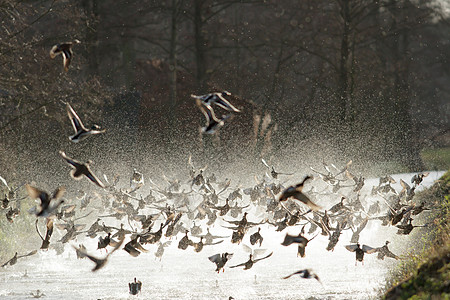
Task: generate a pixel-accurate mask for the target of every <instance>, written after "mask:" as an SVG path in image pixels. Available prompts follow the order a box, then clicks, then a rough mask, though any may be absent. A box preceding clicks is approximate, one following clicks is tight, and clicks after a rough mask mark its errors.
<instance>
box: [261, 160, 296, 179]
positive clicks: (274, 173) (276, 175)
mask: <svg viewBox="0 0 450 300" xmlns="http://www.w3.org/2000/svg"><path fill="white" fill-rule="evenodd" d="M261 161H262V163H263V164H264V166H266V168H268V169H269V170H271V171H270V175H272V177H273V178H274V179H277V178H278V175H294V173H281V172H277V171H275V168H274V167H273V166H272V167H270V166H269V165H268V164H267V162H266V161H265V160H264V158H261Z"/></svg>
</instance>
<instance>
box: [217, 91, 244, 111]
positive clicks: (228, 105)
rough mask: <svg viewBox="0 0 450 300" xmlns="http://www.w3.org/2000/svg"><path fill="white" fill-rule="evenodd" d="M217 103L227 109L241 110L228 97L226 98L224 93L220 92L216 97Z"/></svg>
mask: <svg viewBox="0 0 450 300" xmlns="http://www.w3.org/2000/svg"><path fill="white" fill-rule="evenodd" d="M216 99H217V100H216V104H217V105H219V106H220V107H222V108H223V109H226V110H228V111H235V112H240V110H239V109H237V108H236V107H234V106H233V105H232V104H231V103H230V102H229V101H228V100H227V99H225V98H224V97H223V96H222V95H220V94H218V95H217V98H216Z"/></svg>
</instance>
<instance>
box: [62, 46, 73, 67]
mask: <svg viewBox="0 0 450 300" xmlns="http://www.w3.org/2000/svg"><path fill="white" fill-rule="evenodd" d="M62 55H63V65H64V71H66V72H67V71H69V65H70V61H71V60H72V55H73V52H72V49H70V48H69V49H65V50H63V51H62Z"/></svg>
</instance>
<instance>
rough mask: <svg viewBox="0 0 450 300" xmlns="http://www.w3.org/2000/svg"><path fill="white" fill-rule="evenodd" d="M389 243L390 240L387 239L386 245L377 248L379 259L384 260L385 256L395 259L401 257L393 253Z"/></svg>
mask: <svg viewBox="0 0 450 300" xmlns="http://www.w3.org/2000/svg"><path fill="white" fill-rule="evenodd" d="M389 243H390V242H389V241H386V243H385V245H384V246H382V247H379V248H376V250H377V252H378V255H377V258H378V259H381V260H384V257H390V258H393V259H399V257H398V256H397V255H395V254H394V253H392V252H391V251H390V250H389V248H388V244H389Z"/></svg>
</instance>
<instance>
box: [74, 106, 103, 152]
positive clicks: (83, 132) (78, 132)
mask: <svg viewBox="0 0 450 300" xmlns="http://www.w3.org/2000/svg"><path fill="white" fill-rule="evenodd" d="M66 110H67V115H68V116H69V119H70V122H71V123H72V127H73V130H74V131H75V133H74V134H73V135H71V136H70V137H69V140H71V141H72V142H74V143H78V142H80V141H82V140H84V139H86V138H87V137H88V136H91V135H94V134H100V133H104V132H105V131H106V130H105V129H103V130H102V129H101V128H100V126H98V125H97V124H94V125H92V126H91V128H90V129H87V128H86V127H85V126H84V125H83V122H81V119H80V117H78V115H77V113H76V112H75V110H74V109H73V108H72V106H70V104H69V103H66Z"/></svg>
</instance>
